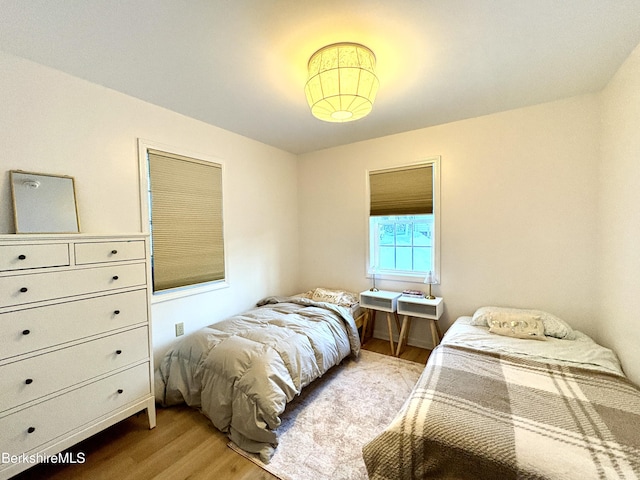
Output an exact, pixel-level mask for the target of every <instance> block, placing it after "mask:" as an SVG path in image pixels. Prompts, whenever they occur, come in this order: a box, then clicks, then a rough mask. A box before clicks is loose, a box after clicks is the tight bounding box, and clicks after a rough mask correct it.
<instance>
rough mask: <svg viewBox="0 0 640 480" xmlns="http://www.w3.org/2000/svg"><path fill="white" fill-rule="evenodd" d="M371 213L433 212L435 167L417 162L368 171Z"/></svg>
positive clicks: (410, 213) (415, 213)
mask: <svg viewBox="0 0 640 480" xmlns="http://www.w3.org/2000/svg"><path fill="white" fill-rule="evenodd" d="M369 191H370V194H371V209H370V214H371V215H372V216H376V215H385V216H386V215H422V214H429V213H433V167H432V166H431V165H417V166H412V167H403V168H394V169H390V170H377V171H373V172H369Z"/></svg>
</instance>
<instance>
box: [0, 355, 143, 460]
mask: <svg viewBox="0 0 640 480" xmlns="http://www.w3.org/2000/svg"><path fill="white" fill-rule="evenodd" d="M150 392H151V386H150V383H149V364H148V363H143V364H141V365H138V366H136V367H133V368H131V369H129V370H125V371H124V372H120V373H118V374H116V375H112V376H110V377H107V378H103V379H102V380H99V381H97V382H94V383H91V384H89V385H85V386H84V387H82V388H78V389H76V390H72V391H70V392H67V393H65V394H64V395H60V396H58V397H55V398H52V399H50V400H47V401H46V402H42V403H39V404H37V405H33V406H31V407H28V408H25V409H24V410H20V411H19V412H16V413H13V414H11V415H7V416H5V417H3V418H0V432H2V435H0V452H3V453H4V452H6V453H8V454H9V455H18V454H20V453H23V452H29V451H30V450H33V449H34V448H37V447H38V446H40V445H44V444H45V443H47V442H49V441H51V440H53V439H55V438H57V437H62V436H65V435H67V434H68V433H69V432H71V431H72V430H74V429H77V428H79V427H81V426H82V425H85V424H87V423H89V422H92V421H93V420H96V419H98V418H99V417H101V416H103V415H106V414H108V413H109V412H113V411H115V410H119V409H121V408H123V407H124V406H126V405H127V404H130V403H132V402H134V401H136V400H141V399H143V398H145V397H148V396H149V395H150ZM3 466H4V465H3Z"/></svg>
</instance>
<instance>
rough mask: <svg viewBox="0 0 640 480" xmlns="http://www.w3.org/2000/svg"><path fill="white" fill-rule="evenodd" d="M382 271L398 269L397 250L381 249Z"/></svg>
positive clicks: (390, 248) (380, 266)
mask: <svg viewBox="0 0 640 480" xmlns="http://www.w3.org/2000/svg"><path fill="white" fill-rule="evenodd" d="M379 268H380V269H381V270H395V268H396V249H395V248H393V247H380V265H379Z"/></svg>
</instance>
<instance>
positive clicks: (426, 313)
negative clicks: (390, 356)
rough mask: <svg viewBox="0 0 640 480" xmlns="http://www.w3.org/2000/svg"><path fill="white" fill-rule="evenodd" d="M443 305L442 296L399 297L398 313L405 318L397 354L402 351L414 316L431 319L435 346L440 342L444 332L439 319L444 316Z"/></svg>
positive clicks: (432, 337)
mask: <svg viewBox="0 0 640 480" xmlns="http://www.w3.org/2000/svg"><path fill="white" fill-rule="evenodd" d="M443 306H444V304H443V302H442V298H441V297H436V298H435V299H427V298H415V297H408V296H404V295H402V296H400V297H399V298H398V301H397V311H398V314H400V315H404V319H403V320H402V329H401V330H400V338H398V350H397V351H396V355H400V352H401V351H402V344H403V342H405V341H406V338H405V337H408V336H409V329H410V328H411V318H412V317H418V318H427V319H429V320H431V322H430V326H431V339H432V340H433V346H434V348H435V347H437V346H438V345H439V344H440V338H441V337H442V333H441V332H440V326H439V325H438V319H439V318H440V317H441V316H442V309H443Z"/></svg>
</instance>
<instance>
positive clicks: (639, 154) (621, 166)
mask: <svg viewBox="0 0 640 480" xmlns="http://www.w3.org/2000/svg"><path fill="white" fill-rule="evenodd" d="M599 185H600V195H601V198H600V207H601V215H600V216H601V219H602V222H601V226H600V230H601V234H602V251H601V265H602V267H601V273H600V279H601V288H600V292H599V295H598V303H599V305H601V318H602V323H601V324H600V325H599V327H600V328H599V334H600V335H599V336H600V339H601V340H602V342H603V343H604V344H606V345H607V346H610V347H611V348H613V349H614V350H615V351H616V352H617V353H618V356H619V357H620V360H621V362H622V364H623V367H624V369H625V373H626V374H627V375H628V376H629V378H631V380H633V381H634V382H635V383H636V384H640V320H638V318H639V313H638V312H640V190H639V186H640V45H639V46H638V47H636V49H635V50H634V52H633V53H632V54H631V56H630V57H629V58H628V59H627V60H626V62H625V63H624V64H623V66H622V67H621V68H620V69H619V70H618V72H617V74H616V75H615V76H614V78H613V79H612V80H611V82H610V83H609V85H608V86H607V87H606V88H605V90H604V91H603V93H602V161H601V169H600V180H599Z"/></svg>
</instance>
